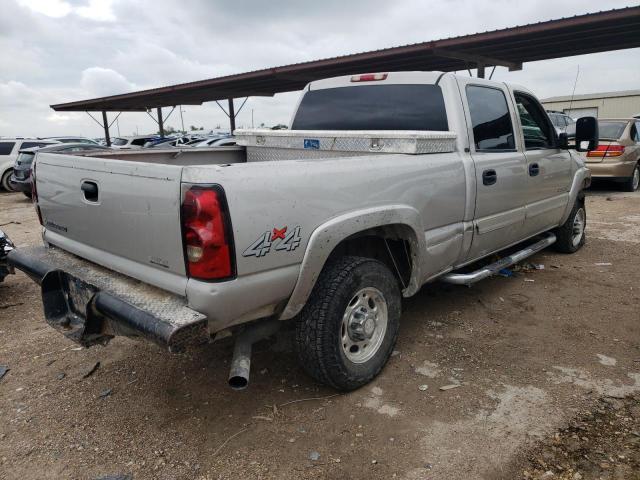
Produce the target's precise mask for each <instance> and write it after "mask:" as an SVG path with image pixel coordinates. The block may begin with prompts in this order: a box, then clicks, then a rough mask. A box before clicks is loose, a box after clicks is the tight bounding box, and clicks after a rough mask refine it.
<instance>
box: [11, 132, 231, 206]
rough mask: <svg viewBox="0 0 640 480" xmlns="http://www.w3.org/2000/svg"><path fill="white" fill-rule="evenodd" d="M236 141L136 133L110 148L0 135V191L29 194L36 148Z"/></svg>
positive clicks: (81, 140)
mask: <svg viewBox="0 0 640 480" xmlns="http://www.w3.org/2000/svg"><path fill="white" fill-rule="evenodd" d="M235 144H236V140H235V138H234V137H232V136H231V135H229V134H190V135H182V136H177V137H176V136H170V137H160V136H158V135H136V136H132V137H115V138H112V139H111V147H107V146H106V142H98V141H96V140H93V139H90V138H85V137H43V138H27V137H7V138H4V137H0V190H5V191H20V192H23V193H24V194H25V195H27V196H29V197H30V195H31V173H30V172H31V162H32V160H33V157H34V156H35V154H36V153H37V151H43V152H46V153H70V154H73V153H74V152H81V151H86V150H101V149H114V150H129V149H138V148H174V147H179V148H185V147H200V148H202V147H210V148H211V147H228V146H234V145H235Z"/></svg>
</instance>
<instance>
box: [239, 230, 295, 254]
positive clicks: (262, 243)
mask: <svg viewBox="0 0 640 480" xmlns="http://www.w3.org/2000/svg"><path fill="white" fill-rule="evenodd" d="M287 230H288V226H287V225H285V226H284V227H282V228H275V227H274V228H273V230H267V231H266V232H264V233H263V234H262V235H260V236H259V237H258V238H257V239H256V241H255V242H253V243H252V244H251V245H250V246H249V248H247V249H246V250H245V251H244V252H242V256H243V257H263V256H265V255H266V254H267V253H269V252H270V251H271V247H273V248H275V250H276V251H280V250H286V251H287V252H291V251H293V250H295V249H296V248H298V246H299V245H300V240H301V237H300V226H297V227H295V228H294V229H293V230H290V231H287Z"/></svg>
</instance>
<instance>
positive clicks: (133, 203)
mask: <svg viewBox="0 0 640 480" xmlns="http://www.w3.org/2000/svg"><path fill="white" fill-rule="evenodd" d="M35 173H36V179H37V180H36V182H37V192H38V205H39V207H40V212H41V214H42V223H43V225H44V227H45V230H46V231H45V240H46V241H48V242H50V243H52V244H54V245H57V246H59V247H61V248H63V249H65V250H68V251H71V252H72V253H75V254H77V255H80V256H82V257H85V258H87V259H89V260H92V261H94V262H96V263H99V264H102V265H105V266H108V267H110V268H112V269H114V270H118V271H121V272H123V273H126V274H128V275H131V276H133V277H136V278H140V279H142V280H145V281H150V279H149V277H153V271H157V270H161V271H164V272H166V273H167V274H174V275H168V276H169V277H184V276H185V263H184V255H183V248H182V232H181V227H180V198H181V193H180V179H181V173H182V167H180V166H177V165H165V164H151V163H141V162H130V161H122V160H106V159H102V158H93V157H80V156H71V155H61V154H41V155H38V157H37V163H36V170H35ZM104 252H106V254H105V253H104ZM109 254H111V255H109ZM160 277H162V276H161V275H160ZM165 277H166V276H165ZM151 283H153V284H155V285H158V286H161V287H163V288H167V289H169V290H172V291H175V292H177V293H184V290H183V287H184V285H182V286H177V285H173V284H172V282H171V281H164V283H163V284H161V285H159V284H158V282H153V281H151ZM166 283H169V284H170V285H166ZM173 283H175V282H173ZM178 283H181V282H178Z"/></svg>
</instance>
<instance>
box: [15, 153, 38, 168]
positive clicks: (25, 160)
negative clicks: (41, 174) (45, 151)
mask: <svg viewBox="0 0 640 480" xmlns="http://www.w3.org/2000/svg"><path fill="white" fill-rule="evenodd" d="M34 156H35V153H29V152H23V153H19V154H18V158H16V165H31V162H32V161H33V157H34Z"/></svg>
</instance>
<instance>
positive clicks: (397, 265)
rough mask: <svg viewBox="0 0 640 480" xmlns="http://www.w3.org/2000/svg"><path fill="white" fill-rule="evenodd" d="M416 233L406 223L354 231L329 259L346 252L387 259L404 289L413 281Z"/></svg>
mask: <svg viewBox="0 0 640 480" xmlns="http://www.w3.org/2000/svg"><path fill="white" fill-rule="evenodd" d="M412 238H415V235H414V233H413V231H412V230H411V228H410V227H408V226H406V225H401V224H396V225H385V226H383V227H375V228H370V229H367V230H363V231H361V232H358V233H355V234H353V235H350V236H349V237H347V238H345V239H344V240H342V241H341V242H340V243H339V244H338V245H336V247H335V248H334V249H333V251H332V252H331V255H330V256H329V259H332V258H335V257H340V256H344V255H355V256H359V257H368V258H375V259H376V260H379V261H381V262H382V263H384V264H385V265H386V266H387V267H388V268H389V270H391V272H393V274H394V276H395V277H396V278H397V280H398V283H399V284H400V287H401V288H402V289H404V288H406V287H407V286H408V285H409V283H410V281H411V273H412V270H413V251H412V250H413V249H412V245H413V244H415V242H412V241H411V239H412Z"/></svg>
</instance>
